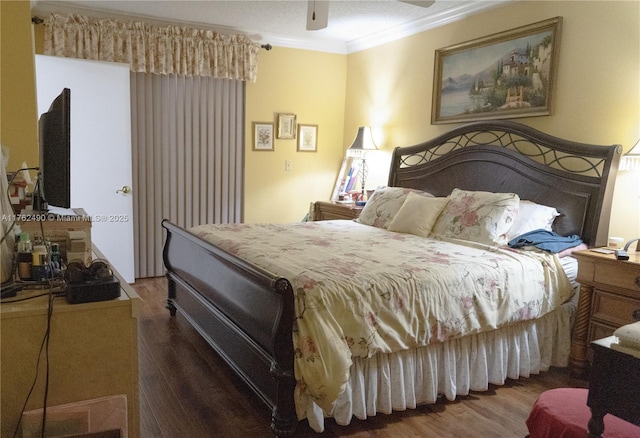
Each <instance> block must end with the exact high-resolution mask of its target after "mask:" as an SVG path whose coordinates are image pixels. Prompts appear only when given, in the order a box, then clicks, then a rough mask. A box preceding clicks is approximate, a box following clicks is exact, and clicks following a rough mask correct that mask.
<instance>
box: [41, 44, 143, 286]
mask: <svg viewBox="0 0 640 438" xmlns="http://www.w3.org/2000/svg"><path fill="white" fill-rule="evenodd" d="M129 81H130V75H129V66H128V65H127V64H115V63H107V62H98V61H87V60H80V59H72V58H61V57H55V56H44V55H36V90H37V98H38V117H40V114H42V113H43V112H46V111H47V110H48V109H49V105H50V104H51V102H52V101H53V99H55V97H56V96H57V95H58V94H60V92H61V91H62V89H63V88H65V87H66V88H69V89H70V90H71V207H72V208H84V209H85V210H86V212H87V213H88V214H89V215H90V216H91V218H92V221H93V222H92V224H91V225H92V227H91V240H92V243H94V244H95V245H96V246H97V247H98V249H99V250H100V251H101V252H102V253H103V254H104V255H105V257H106V258H107V259H108V260H109V261H110V263H111V264H112V266H113V267H114V268H115V269H116V270H117V271H118V272H119V273H120V274H121V275H122V277H123V278H124V279H125V280H126V281H127V282H129V283H133V282H134V281H135V274H134V263H133V257H134V251H133V217H132V215H133V196H132V192H131V191H129V193H124V192H123V191H121V190H122V188H123V187H125V186H126V187H130V188H131V189H134V187H133V186H132V176H131V97H130V83H129Z"/></svg>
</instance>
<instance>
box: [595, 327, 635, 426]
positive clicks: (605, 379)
mask: <svg viewBox="0 0 640 438" xmlns="http://www.w3.org/2000/svg"><path fill="white" fill-rule="evenodd" d="M617 340H618V339H617V338H616V337H615V336H609V337H608V338H604V339H599V340H597V341H593V342H592V343H591V348H592V350H593V363H592V367H591V375H590V378H589V396H588V398H587V405H588V406H589V407H590V408H591V420H590V421H589V437H590V438H599V437H600V436H602V433H603V431H604V421H603V417H604V416H605V415H606V414H611V415H615V416H616V417H619V418H622V419H623V420H626V421H628V422H630V423H633V424H636V425H640V390H639V388H640V359H638V358H636V357H634V356H632V355H630V354H625V353H622V352H620V351H617V350H614V349H613V348H611V344H612V343H616V342H617Z"/></svg>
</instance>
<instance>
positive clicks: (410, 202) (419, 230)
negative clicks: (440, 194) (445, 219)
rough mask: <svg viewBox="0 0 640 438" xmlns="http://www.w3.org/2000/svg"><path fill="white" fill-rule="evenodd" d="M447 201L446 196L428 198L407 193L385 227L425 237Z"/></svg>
mask: <svg viewBox="0 0 640 438" xmlns="http://www.w3.org/2000/svg"><path fill="white" fill-rule="evenodd" d="M447 202H449V199H448V198H430V197H425V196H420V195H418V194H416V193H409V194H408V195H407V198H406V199H405V201H404V204H402V207H400V210H399V211H398V214H396V216H395V217H394V218H393V220H392V221H391V222H390V223H389V226H388V227H387V229H388V230H389V231H396V232H398V233H409V234H415V235H416V236H422V237H427V236H429V233H430V232H431V229H432V228H433V225H434V224H435V223H436V220H437V219H438V216H440V213H441V212H442V210H443V209H444V206H445V205H447Z"/></svg>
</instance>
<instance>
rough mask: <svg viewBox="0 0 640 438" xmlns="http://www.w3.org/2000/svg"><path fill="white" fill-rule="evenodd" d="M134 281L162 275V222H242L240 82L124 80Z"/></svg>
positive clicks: (163, 77)
mask: <svg viewBox="0 0 640 438" xmlns="http://www.w3.org/2000/svg"><path fill="white" fill-rule="evenodd" d="M131 118H132V121H131V130H132V148H133V151H132V165H133V181H134V218H135V223H134V236H135V247H134V251H135V260H136V263H135V273H136V274H135V276H136V278H143V277H156V276H161V275H164V267H163V263H162V246H163V243H164V234H163V230H164V229H163V228H162V227H161V222H162V220H163V219H169V220H170V221H171V222H173V223H175V224H177V225H179V226H181V227H184V228H190V227H192V226H195V225H200V224H205V223H237V222H242V196H243V186H242V181H243V168H244V165H243V162H244V154H243V151H244V130H243V129H244V128H243V127H244V82H242V81H236V80H230V79H217V78H213V77H202V76H182V75H180V76H178V75H156V74H152V73H131Z"/></svg>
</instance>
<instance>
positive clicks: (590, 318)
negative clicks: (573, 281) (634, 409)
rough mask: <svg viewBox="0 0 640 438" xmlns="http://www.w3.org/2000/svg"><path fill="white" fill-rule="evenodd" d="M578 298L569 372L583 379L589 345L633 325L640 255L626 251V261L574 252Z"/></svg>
mask: <svg viewBox="0 0 640 438" xmlns="http://www.w3.org/2000/svg"><path fill="white" fill-rule="evenodd" d="M573 256H574V257H575V258H576V259H577V260H578V278H577V280H578V283H580V295H579V298H578V310H577V312H576V322H575V324H574V326H573V336H572V339H571V356H570V367H571V372H572V374H573V375H574V376H576V377H586V376H587V375H588V365H589V359H590V357H589V353H590V351H589V343H590V342H591V341H594V340H596V339H602V338H605V337H607V336H611V335H612V334H613V332H614V331H615V330H616V329H617V328H618V327H621V326H623V325H625V324H630V323H632V322H635V321H636V316H635V315H637V314H638V313H640V312H638V311H640V252H636V251H629V260H616V258H615V256H614V255H613V254H600V253H598V252H594V251H591V250H585V251H576V252H574V253H573Z"/></svg>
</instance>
